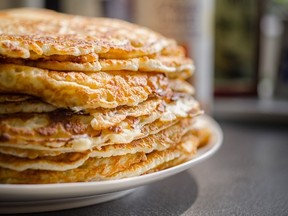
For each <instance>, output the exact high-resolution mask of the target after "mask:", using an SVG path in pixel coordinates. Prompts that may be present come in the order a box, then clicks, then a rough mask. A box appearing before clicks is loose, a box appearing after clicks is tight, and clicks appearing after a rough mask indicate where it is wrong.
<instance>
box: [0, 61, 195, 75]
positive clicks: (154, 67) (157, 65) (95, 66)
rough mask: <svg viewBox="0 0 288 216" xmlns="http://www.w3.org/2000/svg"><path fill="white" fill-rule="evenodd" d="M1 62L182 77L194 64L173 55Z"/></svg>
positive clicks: (189, 71)
mask: <svg viewBox="0 0 288 216" xmlns="http://www.w3.org/2000/svg"><path fill="white" fill-rule="evenodd" d="M0 63H1V64H17V65H27V66H31V67H38V68H43V69H49V70H57V71H79V72H98V71H120V70H121V71H123V72H125V71H144V72H153V73H155V72H163V73H166V74H167V76H168V77H170V78H175V77H182V78H183V79H186V78H188V77H190V76H191V74H192V71H193V70H194V66H193V64H192V61H191V60H190V59H188V58H182V57H175V56H157V57H155V58H149V57H147V56H143V57H138V58H130V59H99V60H97V61H94V62H83V63H82V62H80V63H79V62H71V61H51V60H36V61H31V60H24V59H15V58H3V57H2V58H1V57H0Z"/></svg>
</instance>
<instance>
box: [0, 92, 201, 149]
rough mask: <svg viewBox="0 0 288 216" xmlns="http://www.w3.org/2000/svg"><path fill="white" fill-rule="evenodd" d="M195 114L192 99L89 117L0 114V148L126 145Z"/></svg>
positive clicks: (60, 113) (97, 112)
mask: <svg viewBox="0 0 288 216" xmlns="http://www.w3.org/2000/svg"><path fill="white" fill-rule="evenodd" d="M199 114H201V110H200V108H199V104H198V102H196V101H195V100H194V99H193V98H192V97H186V98H185V97H184V98H182V99H179V100H177V101H175V102H173V101H172V102H170V103H167V102H164V101H161V100H158V99H154V100H149V101H146V102H144V103H142V104H140V106H138V107H119V108H117V109H114V110H103V109H100V110H99V109H98V110H91V111H90V114H74V113H73V112H71V111H70V112H68V111H65V110H59V111H54V112H50V113H38V114H37V113H17V114H9V115H8V114H6V115H0V120H1V121H0V134H1V136H0V146H2V147H10V148H11V147H13V148H22V149H34V150H50V151H64V152H71V151H80V152H81V151H86V150H89V149H91V148H92V147H98V148H99V147H101V146H104V145H107V144H110V143H129V142H131V141H133V140H135V139H138V138H142V137H145V136H148V135H149V134H152V133H157V132H159V131H161V130H163V129H165V128H167V127H169V126H171V125H173V124H175V123H176V122H177V121H179V120H180V119H183V118H187V117H189V116H190V117H193V116H197V115H199Z"/></svg>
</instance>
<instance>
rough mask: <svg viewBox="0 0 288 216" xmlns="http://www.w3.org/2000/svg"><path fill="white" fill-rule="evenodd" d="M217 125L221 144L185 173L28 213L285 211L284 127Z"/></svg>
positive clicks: (287, 140)
mask: <svg viewBox="0 0 288 216" xmlns="http://www.w3.org/2000/svg"><path fill="white" fill-rule="evenodd" d="M220 124H221V126H222V128H223V131H224V143H223V146H222V147H221V149H220V150H219V151H218V152H217V153H216V154H215V155H214V156H213V157H212V158H210V159H208V160H206V161H204V162H202V163H200V164H198V165H196V166H195V167H192V168H191V169H190V170H188V171H186V172H182V173H180V174H178V175H175V176H173V177H170V178H168V179H165V180H162V181H159V182H156V183H153V184H150V185H146V186H143V187H140V188H137V189H136V190H135V191H134V192H132V193H131V194H129V195H127V196H125V197H123V198H120V199H118V200H115V201H110V202H107V203H103V204H98V205H94V206H89V207H83V208H77V209H71V210H63V211H57V212H49V213H41V214H40V213H38V214H29V215H42V216H58V215H59V216H60V215H61V216H68V215H69V216H76V215H77V216H78V215H81V216H86V215H87V216H92V215H121V216H124V215H145V216H146V215H157V216H158V215H163V216H164V215H165V216H167V215H200V216H204V215H221V216H222V215H261V216H263V215H277V216H281V215H288V128H287V127H284V126H282V127H281V126H279V125H278V126H275V125H267V124H266V125H263V124H262V125H261V124H251V123H232V122H221V121H220Z"/></svg>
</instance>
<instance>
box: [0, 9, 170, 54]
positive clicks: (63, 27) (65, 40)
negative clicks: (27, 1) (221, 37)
mask: <svg viewBox="0 0 288 216" xmlns="http://www.w3.org/2000/svg"><path fill="white" fill-rule="evenodd" d="M0 33H1V34H0V54H1V55H4V56H8V57H13V58H30V59H37V58H41V57H43V56H51V55H71V56H82V55H89V54H90V53H91V54H92V55H93V54H95V53H96V54H98V55H99V56H100V57H101V58H114V59H119V58H123V59H125V58H133V57H140V56H144V55H150V54H153V53H157V52H159V51H161V50H162V49H163V48H165V47H166V46H168V45H169V44H175V41H173V40H170V39H167V38H165V37H163V36H162V35H160V34H157V33H155V32H153V31H151V30H149V29H147V28H144V27H140V26H137V25H134V24H130V23H127V22H125V21H120V20H115V19H108V18H87V17H80V16H72V15H66V14H60V13H56V12H53V11H49V10H44V9H42V10H40V9H13V10H6V11H2V12H1V13H0Z"/></svg>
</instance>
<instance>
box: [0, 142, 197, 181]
mask: <svg viewBox="0 0 288 216" xmlns="http://www.w3.org/2000/svg"><path fill="white" fill-rule="evenodd" d="M184 140H185V139H184ZM197 145H198V143H197V142H190V143H188V142H186V140H185V141H184V142H183V143H182V142H180V143H179V144H177V145H175V146H173V147H170V148H168V149H166V150H163V151H153V152H151V153H148V154H145V153H143V152H139V153H135V154H125V155H122V156H113V157H107V158H92V157H91V158H89V159H88V160H86V162H85V163H84V164H83V165H81V166H80V167H78V168H75V169H70V170H66V171H50V170H30V169H29V170H25V171H21V172H18V171H14V170H11V169H6V168H0V182H1V183H13V184H24V183H26V184H43V183H63V182H83V181H85V182H86V181H99V180H107V179H121V178H125V177H132V176H138V175H141V174H145V173H147V172H149V170H153V169H155V168H157V167H158V169H157V170H159V168H160V167H161V165H162V164H163V165H164V164H165V163H167V162H169V161H173V160H175V159H177V158H180V157H182V156H184V155H186V157H188V155H189V157H192V156H193V155H194V154H195V151H194V150H195V148H197ZM163 167H164V168H167V166H163Z"/></svg>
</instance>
